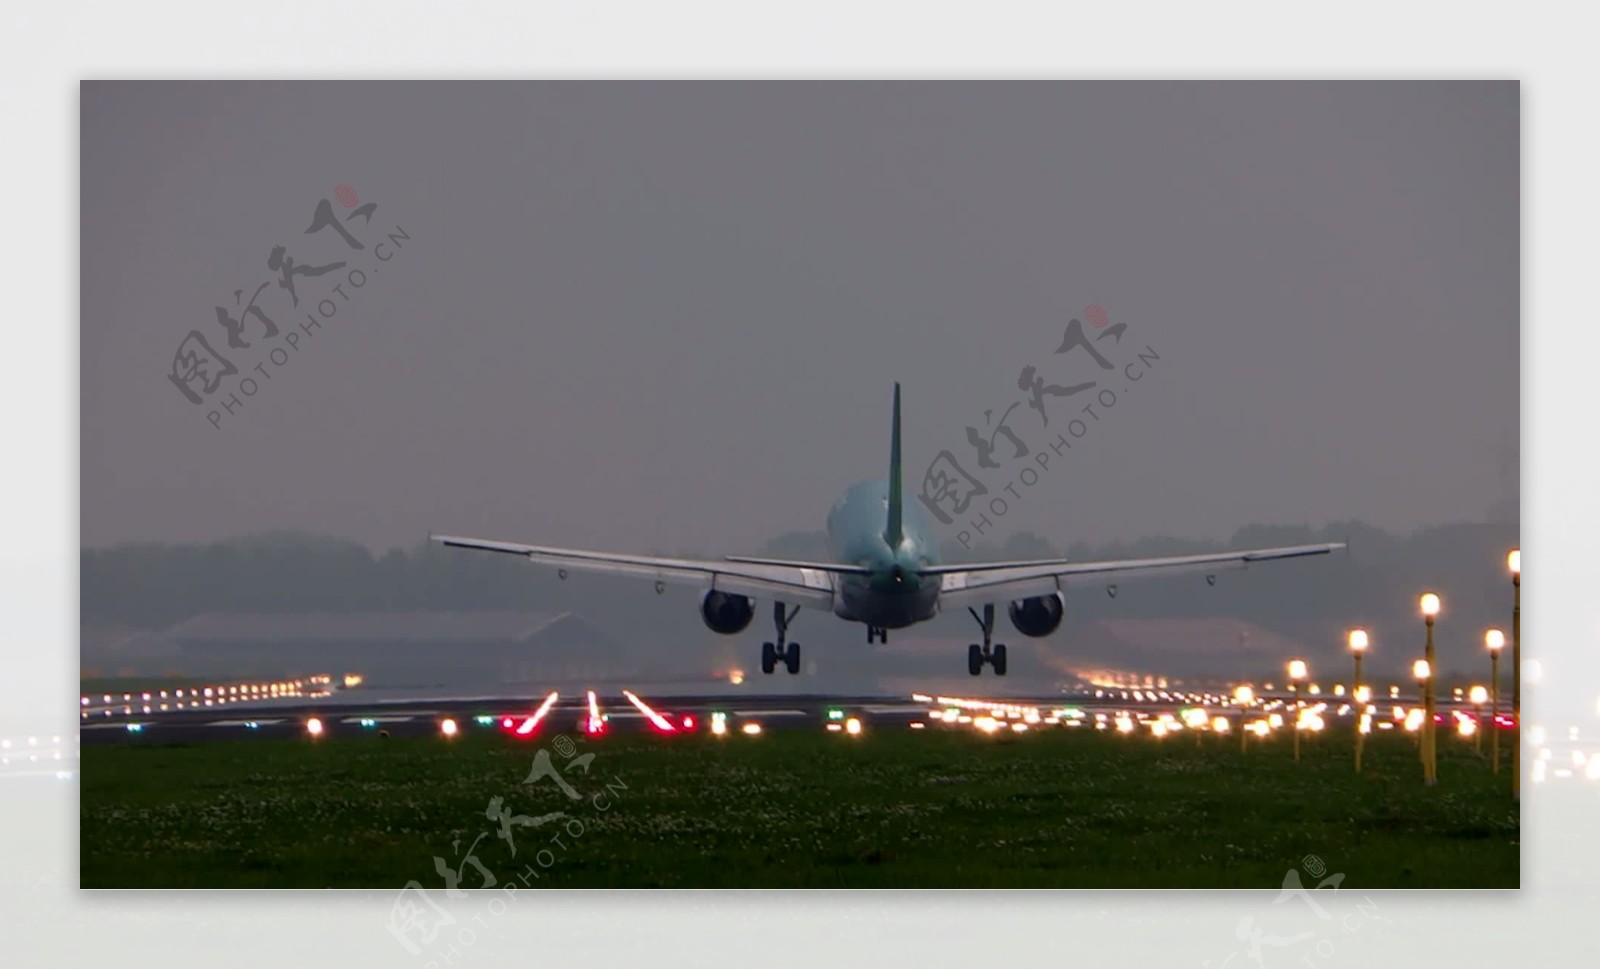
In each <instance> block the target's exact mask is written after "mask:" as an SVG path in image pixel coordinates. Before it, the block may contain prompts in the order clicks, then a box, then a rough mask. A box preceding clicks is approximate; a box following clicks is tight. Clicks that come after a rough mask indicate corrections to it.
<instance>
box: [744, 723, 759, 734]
mask: <svg viewBox="0 0 1600 970" xmlns="http://www.w3.org/2000/svg"><path fill="white" fill-rule="evenodd" d="M739 730H741V731H743V732H744V733H746V734H749V735H757V734H760V733H761V725H759V724H757V723H756V722H754V721H751V722H750V723H748V724H746V725H745V726H744V727H742V728H740V729H739Z"/></svg>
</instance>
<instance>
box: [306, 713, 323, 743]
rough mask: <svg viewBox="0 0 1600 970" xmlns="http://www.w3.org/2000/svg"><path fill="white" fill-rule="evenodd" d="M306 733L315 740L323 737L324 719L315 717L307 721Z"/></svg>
mask: <svg viewBox="0 0 1600 970" xmlns="http://www.w3.org/2000/svg"><path fill="white" fill-rule="evenodd" d="M306 733H307V734H309V735H311V736H312V737H314V738H317V737H321V736H322V718H320V717H313V718H310V719H308V720H307V721H306Z"/></svg>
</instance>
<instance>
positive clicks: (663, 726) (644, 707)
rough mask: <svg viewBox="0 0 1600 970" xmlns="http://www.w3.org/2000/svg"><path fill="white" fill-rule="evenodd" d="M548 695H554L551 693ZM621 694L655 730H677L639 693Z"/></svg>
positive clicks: (752, 732)
mask: <svg viewBox="0 0 1600 970" xmlns="http://www.w3.org/2000/svg"><path fill="white" fill-rule="evenodd" d="M550 696H552V697H554V696H555V695H554V694H552V695H550ZM622 696H623V697H626V698H627V699H628V703H630V704H632V705H633V706H634V707H637V708H638V709H639V713H641V714H643V715H644V716H645V717H647V718H649V719H650V723H651V724H654V725H655V726H656V730H658V731H660V732H661V733H663V734H671V733H672V732H673V731H675V730H677V729H676V728H674V727H673V726H672V722H671V721H669V720H667V719H666V718H664V717H662V716H661V715H660V714H657V713H656V712H655V709H654V708H652V707H651V706H650V705H649V704H646V703H645V702H644V701H642V700H640V699H639V695H637V694H635V693H634V692H633V691H631V690H625V691H623V692H622ZM745 727H746V728H748V727H749V725H748V724H747V725H745ZM760 730H761V728H760V726H757V727H756V730H755V731H748V730H747V731H746V732H745V733H746V734H755V733H757V732H759V731H760Z"/></svg>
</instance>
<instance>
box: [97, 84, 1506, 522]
mask: <svg viewBox="0 0 1600 970" xmlns="http://www.w3.org/2000/svg"><path fill="white" fill-rule="evenodd" d="M1518 101H1519V90H1518V87H1517V85H1516V84H1515V83H1509V82H1506V83H1490V82H1475V83H1414V82H1408V83H1392V84H1389V83H1370V82H1357V83H1350V82H1346V83H1306V82H1302V83H1280V82H1270V83H1266V82H1263V83H1204V84H1182V83H1081V82H1062V83H1055V82H1051V83H988V84H985V83H940V84H911V83H895V84H854V83H809V84H803V83H796V84H785V83H573V82H560V83H557V82H532V83H398V84H392V83H216V82H200V83H132V84H130V83H123V82H115V83H110V82H107V83H88V84H85V85H84V86H83V88H82V121H83V127H82V173H81V174H82V220H83V223H82V246H83V249H82V267H81V269H82V343H81V349H82V395H83V396H82V416H81V417H82V537H81V538H82V541H83V543H84V544H85V545H106V544H111V543H117V542H123V541H128V540H135V539H158V540H168V541H173V540H183V541H188V540H209V539H215V538H220V537H225V536H230V535H236V534H240V533H246V532H254V531H260V530H276V529H301V530H309V531H316V532H328V533H334V534H337V535H342V536H348V537H351V538H354V539H357V540H360V541H362V542H365V543H367V544H369V545H371V546H374V547H377V548H384V547H387V546H390V545H396V544H400V545H406V544H410V543H413V542H415V541H417V540H419V539H421V538H422V537H423V536H424V535H425V534H426V533H427V532H428V530H429V529H434V530H441V531H454V532H459V533H465V534H473V535H486V536H494V537H500V538H509V539H521V540H529V541H537V542H544V543H550V544H570V545H584V546H593V547H598V548H615V549H636V550H690V549H692V550H698V551H702V552H706V553H717V554H720V553H724V552H726V553H734V552H739V551H742V550H748V549H751V548H753V547H755V546H756V545H758V544H759V543H760V542H761V541H762V540H764V539H766V538H768V537H770V536H772V535H774V534H776V533H779V532H783V531H787V530H791V529H814V528H820V526H821V524H822V521H823V518H824V516H825V515H826V512H827V510H828V507H829V505H830V504H831V503H832V501H833V500H834V498H835V497H836V496H837V493H838V492H839V491H840V490H841V489H842V488H843V487H844V486H845V485H847V484H849V483H850V482H852V481H855V480H859V479H862V478H869V477H879V476H882V475H883V474H884V473H885V472H886V470H887V469H886V465H887V446H888V436H889V420H888V419H889V402H890V395H891V388H892V382H893V381H895V380H899V381H901V382H902V384H903V394H904V408H905V414H904V419H905V438H906V451H907V458H906V462H907V474H908V487H910V488H911V489H912V490H913V491H914V490H916V489H917V488H918V487H919V485H920V483H921V478H922V474H923V471H924V470H925V469H926V468H927V467H928V465H929V463H930V462H931V461H933V460H934V458H935V456H936V455H937V454H938V453H939V452H940V451H941V450H942V449H949V450H950V451H951V453H952V455H953V456H954V457H955V458H956V459H957V460H958V461H959V462H960V463H961V465H962V466H963V468H964V469H965V470H966V471H967V472H969V473H971V474H973V475H974V477H977V478H979V479H980V480H984V481H986V482H987V484H988V487H989V488H990V490H991V495H990V496H985V497H983V498H982V499H979V500H976V501H975V502H974V504H973V508H972V512H971V515H969V516H966V518H971V517H972V515H976V512H977V509H978V506H979V505H980V503H982V502H986V501H987V500H988V498H990V497H994V496H998V495H1004V492H1003V486H1004V485H1005V484H1006V483H1007V482H1011V481H1015V474H1016V471H1017V469H1019V468H1020V467H1022V466H1023V465H1025V464H1026V463H1027V461H1029V460H1032V458H1033V456H1032V454H1030V455H1029V456H1028V458H1026V459H1021V460H1017V459H1015V458H1014V452H1013V446H1012V445H1011V444H1010V443H1008V442H1007V441H1006V440H1005V439H1004V438H1000V439H998V442H997V444H998V447H997V449H996V451H995V453H994V460H995V461H996V463H998V464H1000V465H1001V466H1002V467H1001V468H1000V469H997V470H986V469H981V468H980V467H979V466H978V464H977V454H976V452H975V451H974V450H973V448H972V447H971V446H970V445H969V444H968V443H967V434H966V431H965V428H966V427H967V426H968V425H972V426H974V427H976V428H978V429H980V430H981V431H982V433H983V434H984V435H987V434H988V433H989V430H991V429H989V428H985V424H984V422H985V419H984V412H985V410H986V409H992V411H993V412H994V413H995V415H996V416H998V415H999V414H1000V413H1001V412H1004V411H1005V410H1006V409H1007V408H1008V407H1010V406H1011V405H1012V404H1013V403H1018V402H1021V403H1020V406H1018V407H1017V408H1016V409H1015V410H1013V411H1012V412H1011V416H1010V420H1009V425H1010V427H1012V428H1014V429H1015V430H1016V432H1017V433H1018V436H1019V438H1020V439H1021V440H1022V441H1023V442H1024V445H1025V447H1026V448H1027V450H1028V451H1029V452H1037V450H1038V449H1039V448H1041V447H1044V446H1045V445H1046V443H1047V442H1049V441H1051V440H1054V438H1055V436H1056V434H1058V433H1062V434H1066V433H1068V428H1069V421H1071V420H1072V419H1073V418H1078V419H1080V420H1084V421H1085V425H1084V427H1085V429H1086V430H1085V432H1084V434H1083V437H1082V438H1080V439H1076V440H1074V443H1073V448H1072V450H1071V451H1070V452H1069V453H1066V454H1065V455H1064V456H1063V457H1062V458H1060V459H1059V460H1058V459H1056V458H1055V456H1053V455H1052V456H1051V464H1050V468H1049V470H1048V474H1045V475H1043V476H1042V477H1041V478H1040V479H1039V480H1038V481H1037V482H1036V484H1035V485H1033V486H1032V487H1030V488H1028V489H1026V490H1025V491H1024V492H1023V493H1022V497H1021V498H1016V497H1010V498H1011V501H1010V502H1008V507H1007V514H1006V515H1005V517H1004V519H1003V522H1001V523H1000V524H999V526H998V528H999V531H1000V532H1001V533H1002V534H1003V533H1009V532H1012V531H1016V530H1021V529H1031V530H1034V531H1037V532H1040V533H1043V534H1045V535H1047V536H1049V537H1051V538H1052V539H1054V540H1055V541H1057V542H1060V543H1065V542H1067V541H1071V540H1076V539H1087V540H1091V541H1105V540H1116V539H1134V538H1138V537H1140V536H1144V535H1150V534H1157V533H1164V534H1178V535H1185V536H1195V537H1214V538H1218V539H1221V538H1226V536H1227V535H1228V534H1229V533H1230V532H1231V531H1232V530H1233V529H1234V528H1236V527H1237V526H1239V525H1243V524H1246V523H1250V522H1258V521H1262V522H1285V523H1309V524H1313V525H1317V524H1321V523H1324V522H1327V521H1330V520H1340V519H1349V518H1360V519H1365V520H1368V521H1371V522H1374V523H1376V524H1378V525H1381V526H1384V527H1387V528H1391V529H1398V530H1409V529H1412V528H1415V527H1418V526H1423V525H1428V524H1433V523H1440V522H1448V521H1460V520H1482V519H1483V518H1485V517H1486V516H1488V515H1490V514H1491V510H1492V509H1500V510H1502V511H1503V512H1505V514H1514V510H1515V508H1516V502H1517V498H1518V488H1517V479H1518V421H1519V416H1518V396H1519V386H1518V371H1519V362H1518V342H1519V339H1518V333H1519V316H1518V314H1519V309H1518V308H1519V302H1520V301H1519V292H1518V287H1519V272H1518V259H1519V249H1518V238H1519V204H1518V159H1519V144H1518V129H1519V118H1518ZM341 185H342V186H348V187H350V189H352V190H353V192H354V195H353V196H352V195H351V194H350V193H348V192H346V193H344V194H342V195H340V194H337V193H336V187H337V186H341ZM323 199H327V200H329V206H328V207H327V211H328V212H329V213H330V214H331V215H332V217H333V219H334V220H336V222H337V224H338V226H339V227H340V228H341V229H343V230H344V231H346V232H348V233H350V235H351V238H352V239H353V240H355V241H356V242H359V243H360V244H361V246H362V248H361V249H359V250H357V249H353V248H351V247H350V246H349V245H348V244H347V243H346V242H345V241H344V240H343V239H341V238H340V235H339V232H338V230H336V229H334V228H332V227H331V226H329V227H325V228H322V229H320V230H319V231H316V232H313V233H310V234H308V233H306V231H305V230H306V229H307V227H308V226H311V225H312V224H313V217H314V214H315V212H316V209H317V203H318V202H319V200H323ZM373 203H375V204H376V208H375V209H367V208H366V207H367V206H368V205H369V204H373ZM389 234H394V235H396V236H398V237H400V238H398V240H397V241H392V242H391V241H387V240H386V236H387V235H389ZM404 237H409V238H404ZM380 242H381V243H383V244H384V245H383V246H382V247H381V248H380V247H379V246H378V243H380ZM280 245H282V246H285V247H286V248H287V254H288V255H289V256H290V257H292V258H293V260H294V264H295V267H296V268H297V269H306V268H310V269H320V268H322V267H324V266H327V265H329V264H332V263H336V262H340V261H343V262H344V263H345V265H344V266H343V267H340V268H337V269H332V270H329V271H328V272H326V273H325V274H323V275H319V276H309V275H294V276H293V277H292V278H293V279H294V281H295V290H296V293H297V295H298V296H299V301H300V302H299V306H298V308H296V307H295V306H294V305H293V304H292V303H291V301H290V297H289V293H288V291H287V290H285V289H283V288H282V287H280V285H279V282H278V281H279V278H280V270H278V269H273V268H269V257H270V254H271V252H272V250H273V248H274V247H276V246H280ZM385 255H386V256H387V258H386V259H385V258H384V256H385ZM351 270H356V271H357V272H358V273H362V274H366V275H365V276H364V285H361V286H359V287H357V286H355V285H354V281H353V280H352V279H351V277H350V271H351ZM263 283H266V284H268V285H267V286H266V288H265V289H262V290H261V291H260V296H259V298H258V300H257V304H258V305H259V306H260V307H261V308H262V311H263V313H264V314H265V316H266V317H267V318H268V319H271V320H272V321H274V323H275V325H277V326H278V327H279V330H280V332H279V334H278V336H276V337H272V338H267V337H265V336H264V332H265V327H264V324H263V323H262V322H261V321H260V320H259V319H258V318H256V317H253V316H246V317H244V319H243V323H244V329H243V331H242V332H241V333H240V336H239V339H240V340H241V341H242V342H248V343H249V344H250V346H249V347H247V348H245V347H231V346H230V345H229V337H228V333H227V331H226V330H225V329H224V328H223V327H222V326H221V325H220V324H219V322H218V314H217V310H216V308H217V307H219V306H220V307H223V308H224V310H225V311H226V312H227V313H228V314H229V315H230V316H231V317H233V318H235V319H238V318H239V317H240V316H241V314H240V310H241V309H242V307H243V306H244V305H245V303H247V302H248V301H249V299H250V297H251V295H252V293H254V292H255V290H256V288H257V287H259V286H261V284H263ZM336 285H339V286H341V288H342V289H341V291H340V292H339V293H336V292H335V291H334V289H333V288H334V286H336ZM236 290H240V291H242V296H241V297H239V298H238V299H237V300H236V298H235V291H236ZM323 299H327V300H330V301H333V302H332V303H329V304H327V305H326V306H329V307H333V316H332V317H331V318H330V319H325V320H323V322H322V326H321V329H317V330H312V331H310V332H309V333H308V332H306V331H305V330H302V329H300V324H302V323H304V324H306V325H307V326H310V324H309V323H308V322H307V314H311V315H312V316H317V315H318V314H319V311H318V309H317V304H318V303H319V302H320V301H321V300H323ZM1090 305H1098V306H1103V307H1104V308H1105V310H1106V311H1107V313H1108V317H1109V321H1110V322H1111V323H1112V324H1116V323H1126V324H1127V325H1128V326H1127V329H1126V330H1125V331H1123V332H1122V333H1121V337H1120V339H1117V338H1116V337H1115V336H1114V335H1113V334H1112V332H1111V329H1112V328H1110V327H1107V328H1104V329H1100V328H1096V327H1094V326H1093V325H1092V323H1091V320H1090V316H1089V315H1087V311H1086V308H1087V307H1089V306H1090ZM1074 317H1077V318H1080V319H1083V320H1084V321H1085V324H1086V327H1085V331H1086V333H1087V334H1088V336H1089V337H1090V338H1096V337H1098V338H1101V339H1098V340H1095V341H1094V344H1095V346H1097V347H1098V348H1099V349H1101V350H1102V351H1104V352H1105V355H1106V356H1107V358H1108V360H1111V361H1112V362H1113V364H1114V367H1113V369H1112V370H1110V371H1101V370H1100V369H1099V367H1098V366H1097V365H1096V364H1095V362H1094V361H1093V360H1092V359H1090V358H1089V356H1088V355H1086V354H1083V353H1079V352H1074V353H1070V354H1064V355H1058V354H1055V353H1053V351H1055V350H1056V348H1057V347H1059V346H1060V345H1061V344H1062V341H1063V335H1064V332H1065V330H1066V327H1067V323H1068V321H1069V320H1070V319H1072V318H1074ZM319 319H320V317H319ZM190 331H198V333H199V334H200V335H201V336H202V337H203V338H204V339H205V341H206V342H207V344H208V345H209V348H210V351H211V355H212V356H215V355H220V356H221V357H224V358H226V359H227V360H228V361H229V362H230V363H231V364H232V365H233V366H234V368H235V370H236V373H234V374H232V375H228V376H226V377H223V378H221V380H220V382H219V383H218V384H217V385H216V390H215V391H214V392H213V393H211V394H209V395H208V394H206V393H205V391H206V388H205V386H204V384H205V380H204V377H203V376H202V377H200V378H199V379H197V380H194V381H191V382H189V383H188V384H187V385H186V386H188V387H189V388H190V390H191V391H192V392H193V393H195V395H196V396H197V397H198V398H199V399H200V403H199V404H192V403H190V401H189V400H187V399H186V397H185V395H184V393H183V391H182V390H181V389H180V387H179V386H178V384H177V383H175V382H174V380H172V379H171V378H170V376H169V375H171V374H172V373H173V371H174V355H175V353H176V352H177V351H178V349H179V345H180V343H181V342H183V341H184V339H185V337H186V336H187V335H188V334H189V333H190ZM290 334H295V335H296V340H297V342H298V343H297V345H291V344H290V343H288V342H287V338H288V336H289V335H290ZM1146 346H1149V347H1150V348H1152V349H1153V350H1154V351H1155V352H1156V353H1157V354H1158V355H1159V360H1158V361H1155V362H1154V363H1151V364H1147V365H1144V367H1143V369H1142V372H1141V374H1142V379H1141V380H1139V381H1138V382H1137V383H1134V382H1132V381H1130V380H1129V379H1128V376H1127V373H1126V372H1125V371H1124V370H1123V368H1124V366H1125V365H1126V364H1127V363H1128V362H1130V361H1132V360H1134V354H1135V352H1136V351H1137V350H1142V349H1143V348H1145V347H1146ZM275 354H276V355H278V356H279V357H280V358H281V359H282V360H284V361H286V362H285V363H282V364H274V363H273V359H274V355H275ZM258 364H259V365H260V366H261V368H262V369H261V370H260V371H258V370H256V369H255V368H256V367H257V365H258ZM1029 365H1032V366H1034V367H1036V368H1037V371H1038V374H1039V376H1040V377H1041V378H1043V379H1044V380H1045V382H1046V383H1047V384H1057V385H1061V386H1072V385H1076V384H1080V383H1085V382H1087V381H1090V380H1095V381H1097V382H1098V383H1097V386H1096V387H1095V388H1094V389H1091V390H1088V391H1083V392H1080V393H1078V394H1075V395H1072V396H1071V397H1049V398H1046V399H1045V404H1046V407H1047V409H1048V413H1049V415H1050V418H1051V423H1050V427H1049V429H1048V431H1047V430H1045V429H1044V426H1043V424H1042V419H1041V417H1040V415H1039V413H1038V412H1037V411H1034V410H1032V409H1031V408H1030V407H1029V406H1028V404H1027V403H1026V402H1025V394H1024V392H1023V391H1021V390H1019V388H1018V377H1019V372H1020V371H1021V370H1022V368H1023V367H1025V366H1029ZM181 369H182V368H180V370H181ZM269 375H270V376H269ZM245 378H250V379H251V380H253V381H254V382H255V383H254V385H252V386H253V387H254V390H255V393H254V394H253V395H250V394H247V393H246V390H245V389H244V388H243V387H242V381H243V380H244V379H245ZM1102 390H1110V391H1112V392H1114V393H1115V394H1117V395H1118V397H1117V402H1116V404H1115V405H1114V406H1113V407H1111V408H1109V409H1108V410H1107V409H1097V414H1098V415H1099V417H1098V418H1090V417H1088V416H1086V415H1083V414H1082V413H1081V411H1082V408H1083V407H1084V406H1085V405H1088V404H1090V403H1091V399H1092V398H1093V397H1094V395H1096V394H1097V393H1098V392H1099V391H1102ZM231 396H236V397H237V398H238V399H239V400H240V401H241V402H242V407H236V408H235V411H236V413H233V414H228V413H226V412H225V411H222V412H221V416H220V418H219V420H218V421H217V424H218V425H220V426H214V425H213V424H212V423H211V422H210V421H208V420H207V415H208V414H209V413H210V412H213V411H219V410H220V404H219V402H220V401H222V400H223V399H226V398H229V397H231ZM985 476H987V478H985ZM1506 510H1509V511H1506ZM991 518H992V516H991ZM959 525H960V522H959V520H958V521H956V522H955V523H954V524H952V525H951V526H950V527H948V529H947V530H946V533H945V534H946V535H947V536H949V537H953V536H954V535H955V533H956V531H957V528H958V526H959Z"/></svg>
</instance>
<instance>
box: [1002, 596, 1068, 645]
mask: <svg viewBox="0 0 1600 970" xmlns="http://www.w3.org/2000/svg"><path fill="white" fill-rule="evenodd" d="M1061 605H1062V597H1061V594H1060V593H1051V594H1050V595H1049V596H1030V597H1028V598H1027V599H1025V600H1013V601H1012V602H1011V605H1009V606H1007V607H1006V612H1007V613H1009V614H1010V615H1011V625H1012V626H1014V627H1016V628H1017V632H1018V633H1021V634H1023V635H1025V636H1030V637H1047V636H1049V635H1050V634H1052V633H1054V632H1056V627H1058V626H1060V625H1061Z"/></svg>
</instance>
